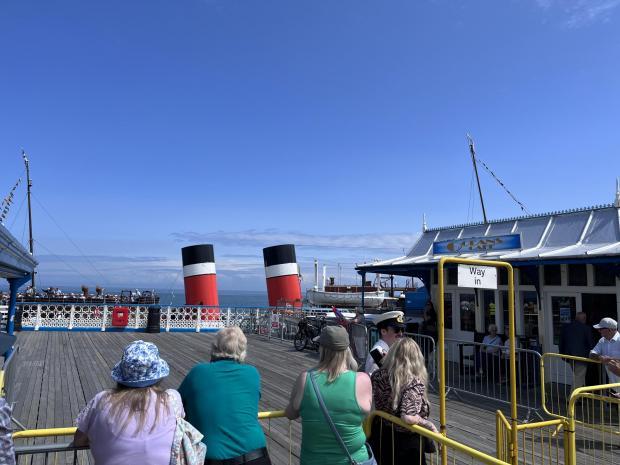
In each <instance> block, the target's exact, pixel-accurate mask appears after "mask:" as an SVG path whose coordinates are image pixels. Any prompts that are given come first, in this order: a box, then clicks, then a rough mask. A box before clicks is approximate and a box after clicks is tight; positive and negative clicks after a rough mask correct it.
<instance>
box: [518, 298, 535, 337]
mask: <svg viewBox="0 0 620 465" xmlns="http://www.w3.org/2000/svg"><path fill="white" fill-rule="evenodd" d="M521 303H522V307H521V308H522V309H523V333H524V336H525V337H528V338H531V339H535V340H534V341H532V342H535V343H538V295H537V294H536V292H533V291H525V292H522V293H521Z"/></svg>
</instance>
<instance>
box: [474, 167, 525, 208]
mask: <svg viewBox="0 0 620 465" xmlns="http://www.w3.org/2000/svg"><path fill="white" fill-rule="evenodd" d="M476 161H478V162H479V163H480V164H482V166H483V167H484V169H485V170H487V171H488V172H489V174H490V175H491V176H493V179H495V180H496V181H497V183H498V184H499V185H500V186H502V188H503V189H504V190H505V191H506V193H507V194H508V195H509V196H510V197H511V198H512V200H514V201H515V202H516V203H517V204H518V205H519V207H521V210H522V211H524V212H525V213H526V214H528V215H531V213H530V211H529V210H528V209H527V208H526V207H525V205H523V203H521V202H519V200H517V198H516V197H515V196H514V194H513V193H512V192H510V191H509V190H508V188H507V187H506V185H505V184H504V183H503V182H502V181H501V180H500V179H499V178H498V177H497V175H496V174H495V173H494V172H493V171H492V170H491V168H489V167H488V166H487V164H486V163H485V162H483V161H482V160H481V159H480V158H478V157H477V156H476Z"/></svg>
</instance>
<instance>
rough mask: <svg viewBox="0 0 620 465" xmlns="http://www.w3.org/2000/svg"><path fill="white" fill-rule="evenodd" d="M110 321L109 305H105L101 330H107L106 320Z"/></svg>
mask: <svg viewBox="0 0 620 465" xmlns="http://www.w3.org/2000/svg"><path fill="white" fill-rule="evenodd" d="M106 321H108V306H107V305H104V306H103V322H102V323H101V331H105V322H106Z"/></svg>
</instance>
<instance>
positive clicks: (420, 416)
mask: <svg viewBox="0 0 620 465" xmlns="http://www.w3.org/2000/svg"><path fill="white" fill-rule="evenodd" d="M371 381H372V391H373V394H374V395H373V399H374V403H375V409H376V410H382V411H384V412H387V413H389V414H390V415H394V416H395V417H399V418H401V419H402V420H403V421H404V422H406V423H408V424H410V425H419V426H422V427H423V428H427V429H429V430H430V431H432V432H434V433H436V432H437V428H436V427H435V425H434V424H433V423H432V422H431V421H429V420H428V416H429V414H430V405H429V402H428V399H427V397H426V382H427V373H426V367H425V364H424V356H423V355H422V351H421V350H420V347H419V346H418V344H416V342H415V341H414V340H413V339H410V338H408V337H405V338H402V339H400V340H399V341H397V342H396V343H395V344H394V345H393V346H392V347H391V348H390V351H389V352H388V354H387V356H386V358H385V361H384V362H383V365H382V367H381V369H379V370H377V371H376V372H375V373H373V374H372V377H371ZM381 422H382V420H381V419H379V418H377V419H376V420H375V423H374V424H373V428H372V431H373V434H372V438H371V441H370V442H371V444H372V447H373V450H374V451H375V454H377V457H379V458H380V460H379V463H384V464H385V463H389V464H392V463H393V464H394V465H399V464H407V465H409V464H421V465H424V464H425V463H426V459H425V456H424V449H423V444H424V441H423V440H422V438H421V436H420V435H418V434H414V433H412V432H410V431H408V430H406V429H404V428H400V427H398V426H396V427H394V429H392V427H391V425H388V424H386V423H383V424H381Z"/></svg>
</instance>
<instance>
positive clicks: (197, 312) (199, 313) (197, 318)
mask: <svg viewBox="0 0 620 465" xmlns="http://www.w3.org/2000/svg"><path fill="white" fill-rule="evenodd" d="M201 314H202V309H201V308H200V307H197V308H196V332H197V333H199V332H200V317H201Z"/></svg>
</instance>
